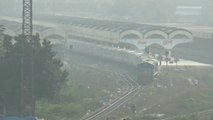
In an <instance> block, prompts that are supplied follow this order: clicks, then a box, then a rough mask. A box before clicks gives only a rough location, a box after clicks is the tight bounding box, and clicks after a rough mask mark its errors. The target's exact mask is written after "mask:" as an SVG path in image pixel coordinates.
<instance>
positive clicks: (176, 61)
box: [175, 57, 180, 68]
mask: <svg viewBox="0 0 213 120" xmlns="http://www.w3.org/2000/svg"><path fill="white" fill-rule="evenodd" d="M179 61H180V60H179V58H178V57H175V63H176V68H177V64H178V62H179Z"/></svg>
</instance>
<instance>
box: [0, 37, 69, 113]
mask: <svg viewBox="0 0 213 120" xmlns="http://www.w3.org/2000/svg"><path fill="white" fill-rule="evenodd" d="M33 39H34V41H35V42H34V48H33V47H32V46H31V44H30V42H29V41H25V40H24V39H23V36H21V35H20V36H17V37H15V43H14V44H13V43H12V37H10V36H7V35H5V37H4V40H3V47H4V49H5V53H4V57H2V58H1V59H0V66H1V67H0V78H1V80H0V96H1V98H0V99H2V100H1V101H0V104H4V106H5V107H6V108H12V109H13V110H12V111H13V112H14V111H19V109H20V108H19V107H20V106H19V104H20V96H21V93H20V92H21V67H22V65H21V61H22V59H24V60H25V61H26V60H31V58H30V57H31V52H30V51H32V50H33V51H34V75H33V76H34V90H33V91H34V96H35V97H36V100H38V99H42V98H45V99H52V98H53V97H54V96H55V95H56V94H57V92H58V91H59V90H60V88H61V86H62V84H64V83H65V82H66V81H67V76H68V73H67V72H66V70H62V69H61V68H62V66H63V64H62V62H61V60H59V59H56V58H55V55H56V53H55V52H53V51H52V44H51V43H50V41H47V40H40V38H39V35H36V36H33ZM22 57H23V58H22ZM25 64H28V63H25ZM13 112H10V113H13ZM17 114H18V113H17ZM13 115H14V114H13Z"/></svg>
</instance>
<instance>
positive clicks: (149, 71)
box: [137, 59, 159, 85]
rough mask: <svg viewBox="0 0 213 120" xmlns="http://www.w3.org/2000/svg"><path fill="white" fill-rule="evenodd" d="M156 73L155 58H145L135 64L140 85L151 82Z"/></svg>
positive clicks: (156, 62)
mask: <svg viewBox="0 0 213 120" xmlns="http://www.w3.org/2000/svg"><path fill="white" fill-rule="evenodd" d="M158 75H159V68H158V61H157V60H155V59H147V60H144V61H142V62H141V63H140V64H138V65H137V82H138V84H140V85H148V84H151V83H152V82H154V80H155V79H156V78H157V76H158Z"/></svg>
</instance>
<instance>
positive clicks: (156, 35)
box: [144, 30, 168, 39]
mask: <svg viewBox="0 0 213 120" xmlns="http://www.w3.org/2000/svg"><path fill="white" fill-rule="evenodd" d="M167 38H168V34H167V33H165V32H163V31H161V30H152V31H148V32H146V33H145V34H144V39H167Z"/></svg>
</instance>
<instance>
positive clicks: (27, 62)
mask: <svg viewBox="0 0 213 120" xmlns="http://www.w3.org/2000/svg"><path fill="white" fill-rule="evenodd" d="M22 15H23V16H22V17H23V23H22V34H23V39H24V40H25V41H27V42H30V45H31V51H30V56H27V55H28V54H25V52H24V51H25V47H24V46H25V45H24V43H25V42H23V44H22V51H23V55H22V60H21V65H22V68H21V99H20V116H21V117H26V116H34V109H35V100H34V88H33V86H34V85H33V84H34V78H33V69H34V67H33V66H34V60H33V58H34V55H33V51H34V50H33V48H34V46H33V45H34V43H33V39H32V31H33V25H32V0H23V14H22Z"/></svg>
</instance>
